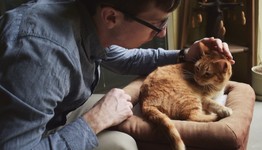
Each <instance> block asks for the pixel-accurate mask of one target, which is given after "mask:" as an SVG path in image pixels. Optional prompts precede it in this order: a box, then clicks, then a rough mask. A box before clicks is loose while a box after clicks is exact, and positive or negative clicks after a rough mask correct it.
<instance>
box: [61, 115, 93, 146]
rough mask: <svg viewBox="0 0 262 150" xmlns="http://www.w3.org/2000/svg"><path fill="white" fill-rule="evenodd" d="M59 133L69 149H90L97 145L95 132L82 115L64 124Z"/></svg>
mask: <svg viewBox="0 0 262 150" xmlns="http://www.w3.org/2000/svg"><path fill="white" fill-rule="evenodd" d="M59 134H60V136H61V137H62V138H63V139H64V140H65V142H66V143H67V146H68V147H69V149H73V150H83V149H85V150H92V149H94V148H95V147H97V146H98V139H97V136H96V134H95V133H94V131H93V130H92V129H91V127H90V126H89V125H88V123H87V122H86V121H84V120H83V118H82V117H80V118H78V119H77V120H76V121H74V122H71V123H69V124H67V125H66V126H64V127H63V128H62V129H61V130H60V131H59Z"/></svg>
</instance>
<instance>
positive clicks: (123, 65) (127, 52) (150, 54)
mask: <svg viewBox="0 0 262 150" xmlns="http://www.w3.org/2000/svg"><path fill="white" fill-rule="evenodd" d="M106 51H107V54H106V59H104V60H103V61H102V65H103V66H104V67H105V68H107V69H109V70H112V71H114V72H116V73H120V74H135V75H146V74H148V73H150V72H151V71H153V70H154V69H156V67H158V66H163V65H167V64H174V63H177V59H178V57H177V56H178V53H179V51H178V50H164V49H162V48H159V49H142V48H141V49H139V48H137V49H125V48H123V47H120V46H116V45H112V46H110V47H108V48H107V49H106Z"/></svg>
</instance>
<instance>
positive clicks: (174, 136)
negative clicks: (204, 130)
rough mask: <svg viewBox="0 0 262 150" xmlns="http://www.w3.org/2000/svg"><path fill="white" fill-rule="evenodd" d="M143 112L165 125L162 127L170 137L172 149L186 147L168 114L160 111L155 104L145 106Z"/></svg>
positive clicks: (177, 149) (153, 120)
mask: <svg viewBox="0 0 262 150" xmlns="http://www.w3.org/2000/svg"><path fill="white" fill-rule="evenodd" d="M142 112H143V114H144V115H146V116H147V118H148V119H149V120H150V121H152V122H154V123H155V124H158V125H160V126H162V127H163V128H162V129H164V131H165V132H166V133H167V134H168V136H169V138H170V141H171V147H172V150H185V149H186V148H185V145H184V142H183V140H182V139H181V137H180V134H179V132H178V131H177V129H176V127H175V125H174V123H173V122H172V121H171V119H170V118H169V117H168V116H167V115H166V114H164V113H162V112H161V111H159V109H158V108H157V107H155V106H148V107H145V106H143V108H142Z"/></svg>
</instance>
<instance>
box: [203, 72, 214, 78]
mask: <svg viewBox="0 0 262 150" xmlns="http://www.w3.org/2000/svg"><path fill="white" fill-rule="evenodd" d="M204 77H206V78H210V77H212V73H210V72H206V73H205V74H204Z"/></svg>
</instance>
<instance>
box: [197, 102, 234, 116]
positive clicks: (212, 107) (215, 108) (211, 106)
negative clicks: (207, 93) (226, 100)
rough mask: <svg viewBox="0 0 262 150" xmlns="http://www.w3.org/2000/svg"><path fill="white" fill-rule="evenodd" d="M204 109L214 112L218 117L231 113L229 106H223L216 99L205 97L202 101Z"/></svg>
mask: <svg viewBox="0 0 262 150" xmlns="http://www.w3.org/2000/svg"><path fill="white" fill-rule="evenodd" d="M202 104H203V107H204V109H206V110H208V111H211V112H214V113H216V114H217V115H218V116H219V117H220V118H225V117H228V116H230V115H232V113H233V111H232V109H231V108H229V107H226V106H223V105H221V104H219V103H217V102H216V101H214V100H212V99H209V98H206V99H204V100H203V101H202Z"/></svg>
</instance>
